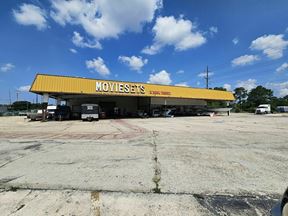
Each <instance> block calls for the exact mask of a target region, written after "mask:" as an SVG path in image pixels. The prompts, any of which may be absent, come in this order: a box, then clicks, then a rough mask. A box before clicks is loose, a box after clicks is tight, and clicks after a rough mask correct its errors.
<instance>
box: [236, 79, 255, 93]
mask: <svg viewBox="0 0 288 216" xmlns="http://www.w3.org/2000/svg"><path fill="white" fill-rule="evenodd" d="M256 83H257V80H256V79H248V80H240V81H237V84H236V87H243V88H245V89H246V90H248V91H250V90H251V89H253V88H256V86H257V84H256Z"/></svg>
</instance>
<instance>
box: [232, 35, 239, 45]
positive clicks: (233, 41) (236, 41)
mask: <svg viewBox="0 0 288 216" xmlns="http://www.w3.org/2000/svg"><path fill="white" fill-rule="evenodd" d="M232 43H233V44H234V45H237V44H238V43H239V39H238V38H237V37H236V38H233V40H232Z"/></svg>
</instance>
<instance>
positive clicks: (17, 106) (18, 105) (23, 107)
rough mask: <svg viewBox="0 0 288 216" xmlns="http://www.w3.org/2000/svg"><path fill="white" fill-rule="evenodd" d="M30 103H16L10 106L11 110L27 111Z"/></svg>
mask: <svg viewBox="0 0 288 216" xmlns="http://www.w3.org/2000/svg"><path fill="white" fill-rule="evenodd" d="M30 106H31V103H30V102H29V101H16V102H14V103H13V104H12V110H28V109H30Z"/></svg>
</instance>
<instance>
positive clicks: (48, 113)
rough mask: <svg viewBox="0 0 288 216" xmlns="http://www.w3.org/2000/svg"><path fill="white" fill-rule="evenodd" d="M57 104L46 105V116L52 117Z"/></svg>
mask: <svg viewBox="0 0 288 216" xmlns="http://www.w3.org/2000/svg"><path fill="white" fill-rule="evenodd" d="M56 109H57V106H47V118H48V119H53V118H54V114H55V110H56Z"/></svg>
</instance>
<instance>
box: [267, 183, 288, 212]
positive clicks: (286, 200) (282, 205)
mask: <svg viewBox="0 0 288 216" xmlns="http://www.w3.org/2000/svg"><path fill="white" fill-rule="evenodd" d="M270 215H271V216H288V188H287V189H286V191H285V193H284V194H283V197H282V199H281V201H280V202H279V203H277V205H276V206H275V207H274V208H272V209H271V212H270Z"/></svg>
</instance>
